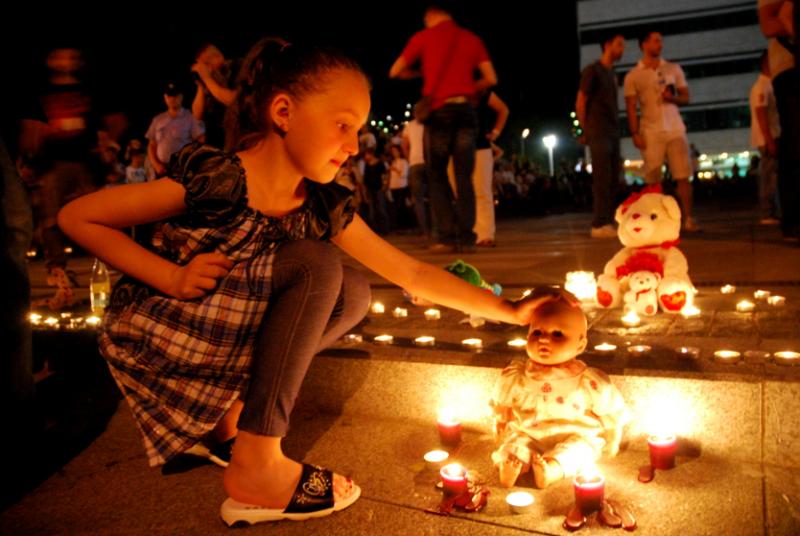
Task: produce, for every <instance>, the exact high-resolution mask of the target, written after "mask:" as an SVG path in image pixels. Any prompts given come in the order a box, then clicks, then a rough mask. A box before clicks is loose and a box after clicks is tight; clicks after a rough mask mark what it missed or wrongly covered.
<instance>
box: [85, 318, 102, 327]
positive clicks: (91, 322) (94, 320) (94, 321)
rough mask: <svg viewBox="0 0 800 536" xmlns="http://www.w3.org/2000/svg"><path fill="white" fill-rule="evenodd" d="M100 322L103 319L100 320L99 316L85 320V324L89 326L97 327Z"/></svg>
mask: <svg viewBox="0 0 800 536" xmlns="http://www.w3.org/2000/svg"><path fill="white" fill-rule="evenodd" d="M102 321H103V319H102V318H100V317H99V316H90V317H88V318H87V319H86V323H87V324H89V325H90V326H98V325H100V322H102Z"/></svg>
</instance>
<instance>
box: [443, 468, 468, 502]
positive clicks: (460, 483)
mask: <svg viewBox="0 0 800 536" xmlns="http://www.w3.org/2000/svg"><path fill="white" fill-rule="evenodd" d="M439 476H440V477H441V478H442V489H443V490H444V494H445V495H450V496H453V495H462V494H464V493H466V492H467V470H466V469H465V468H464V467H463V466H461V465H459V464H457V463H451V464H449V465H445V466H444V467H442V469H441V471H439Z"/></svg>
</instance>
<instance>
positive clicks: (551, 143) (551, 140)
mask: <svg viewBox="0 0 800 536" xmlns="http://www.w3.org/2000/svg"><path fill="white" fill-rule="evenodd" d="M557 142H558V139H557V138H556V136H555V134H548V135H547V136H545V137H543V138H542V143H544V146H545V147H547V156H548V157H549V160H550V176H551V177H553V176H554V175H555V173H554V171H553V149H554V148H555V146H556V143H557Z"/></svg>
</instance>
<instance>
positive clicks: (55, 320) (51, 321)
mask: <svg viewBox="0 0 800 536" xmlns="http://www.w3.org/2000/svg"><path fill="white" fill-rule="evenodd" d="M44 323H45V324H47V325H48V326H50V327H51V328H52V327H54V326H56V325H57V324H58V318H56V317H54V316H48V317H47V320H45V321H44Z"/></svg>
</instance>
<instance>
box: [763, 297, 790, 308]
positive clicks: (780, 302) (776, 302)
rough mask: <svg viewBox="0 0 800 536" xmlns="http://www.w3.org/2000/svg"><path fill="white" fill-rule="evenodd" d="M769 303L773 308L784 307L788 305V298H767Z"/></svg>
mask: <svg viewBox="0 0 800 536" xmlns="http://www.w3.org/2000/svg"><path fill="white" fill-rule="evenodd" d="M767 303H768V304H770V305H772V306H773V307H783V306H784V305H786V298H785V297H783V296H770V297H769V298H767Z"/></svg>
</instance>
